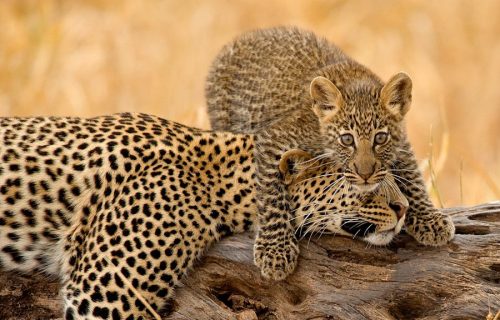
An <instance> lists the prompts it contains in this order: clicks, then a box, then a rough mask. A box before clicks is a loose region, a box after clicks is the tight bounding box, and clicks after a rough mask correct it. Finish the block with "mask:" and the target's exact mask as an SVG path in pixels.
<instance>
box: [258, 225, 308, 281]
mask: <svg viewBox="0 0 500 320" xmlns="http://www.w3.org/2000/svg"><path fill="white" fill-rule="evenodd" d="M253 253H254V262H255V264H256V265H257V267H259V269H260V272H261V274H262V276H263V277H264V278H266V279H271V280H284V279H285V278H286V277H287V276H289V275H290V274H291V273H292V272H293V270H295V267H296V266H297V259H298V256H299V246H298V244H297V240H296V239H295V237H294V236H293V235H292V236H290V237H289V238H286V239H281V240H280V239H269V238H267V237H266V239H264V238H263V237H261V236H257V239H256V240H255V245H254V249H253Z"/></svg>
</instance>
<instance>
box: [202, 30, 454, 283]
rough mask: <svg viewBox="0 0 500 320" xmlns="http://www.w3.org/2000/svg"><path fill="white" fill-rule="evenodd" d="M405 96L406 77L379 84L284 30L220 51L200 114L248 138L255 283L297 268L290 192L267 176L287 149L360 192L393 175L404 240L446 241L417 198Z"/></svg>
mask: <svg viewBox="0 0 500 320" xmlns="http://www.w3.org/2000/svg"><path fill="white" fill-rule="evenodd" d="M411 89H412V82H411V79H410V78H409V77H408V75H406V74H404V73H398V74H396V75H394V76H393V77H392V78H391V79H390V80H389V81H388V82H387V83H385V84H384V83H383V82H382V81H381V80H380V78H379V77H377V76H376V75H375V74H373V73H372V72H371V71H370V70H369V69H367V68H366V67H364V66H362V65H361V64H359V63H357V62H356V61H354V60H353V59H351V58H350V57H348V56H347V55H346V54H344V53H343V52H342V51H341V50H340V49H339V48H337V47H336V46H335V45H333V44H332V43H330V42H328V41H327V40H325V39H322V38H319V37H317V36H316V35H314V34H313V33H311V32H307V31H303V30H300V29H297V28H293V27H278V28H271V29H264V30H257V31H253V32H249V33H246V34H243V35H242V36H240V37H238V38H237V39H235V40H234V41H232V42H231V43H229V44H228V45H226V46H225V47H224V48H223V49H222V51H221V52H220V53H219V55H218V56H217V58H216V59H215V61H214V63H213V65H212V68H211V70H210V73H209V75H208V78H207V85H206V96H207V103H208V111H209V114H210V120H211V124H212V128H213V129H214V130H223V131H232V132H237V133H255V150H256V153H255V159H256V165H257V171H256V176H257V182H258V183H257V186H258V190H259V191H258V195H257V200H258V202H257V204H258V208H259V225H260V228H259V231H258V234H257V238H256V241H255V247H254V257H255V261H256V263H257V265H258V266H259V267H260V268H261V271H262V274H263V275H264V276H266V277H268V278H272V279H276V280H280V279H283V278H285V277H286V276H287V275H288V274H289V273H290V272H291V271H290V270H293V269H294V267H295V264H296V261H297V256H298V252H299V250H298V246H297V239H296V237H295V236H294V230H293V229H294V228H293V225H292V224H290V223H289V222H288V221H290V215H291V213H290V210H288V207H289V202H290V195H289V194H288V193H287V191H286V188H285V186H284V185H283V183H282V182H280V181H279V180H277V179H276V178H275V177H276V175H277V174H278V172H277V169H276V161H277V159H278V158H279V156H280V154H281V153H282V152H284V151H286V150H289V149H293V148H299V149H303V150H306V151H308V152H310V153H312V154H313V155H315V156H317V157H321V158H328V159H330V161H332V162H334V163H335V164H338V165H339V166H341V168H342V170H343V176H344V183H347V184H349V185H351V186H354V187H356V188H357V189H359V190H361V191H373V190H376V189H377V188H378V187H379V186H380V183H381V182H382V181H384V179H385V178H386V177H387V176H389V175H393V176H394V177H395V179H396V182H397V184H398V187H399V188H400V189H401V191H402V192H403V194H405V196H406V197H407V198H408V201H409V203H410V207H409V211H408V214H407V215H406V222H405V226H406V230H407V231H408V233H409V234H410V235H412V236H413V237H414V238H415V239H416V240H417V241H419V242H420V243H423V244H425V245H432V246H437V245H443V244H445V243H446V242H447V241H449V240H450V239H451V238H452V237H453V235H454V230H455V229H454V226H453V223H452V221H451V219H450V218H449V217H447V216H446V215H443V214H442V213H441V212H440V211H439V210H438V209H436V208H435V207H434V206H433V204H432V202H431V201H430V199H429V196H428V194H427V192H426V191H425V186H424V183H423V180H422V177H421V173H420V172H419V170H418V166H417V163H416V160H415V156H414V154H413V151H412V149H411V146H410V143H409V142H408V139H407V136H406V132H405V128H404V123H403V119H404V116H405V114H406V113H407V112H408V110H409V108H410V103H411ZM290 257H291V258H290ZM276 260H280V262H277V261H276ZM276 265H278V266H284V267H283V268H278V269H276V268H274V267H273V266H276Z"/></svg>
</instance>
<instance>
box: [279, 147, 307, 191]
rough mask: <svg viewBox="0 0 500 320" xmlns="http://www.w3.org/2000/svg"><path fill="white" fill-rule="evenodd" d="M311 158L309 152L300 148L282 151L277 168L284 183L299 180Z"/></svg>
mask: <svg viewBox="0 0 500 320" xmlns="http://www.w3.org/2000/svg"><path fill="white" fill-rule="evenodd" d="M311 159H312V155H311V154H310V153H309V152H306V151H304V150H300V149H292V150H288V151H287V152H285V153H283V155H282V156H281V159H280V163H279V170H280V172H281V175H282V177H283V181H284V182H285V185H287V186H288V185H290V184H292V183H294V182H297V181H298V180H300V178H301V177H302V176H303V175H305V174H306V172H307V168H308V167H309V166H310V163H309V160H311Z"/></svg>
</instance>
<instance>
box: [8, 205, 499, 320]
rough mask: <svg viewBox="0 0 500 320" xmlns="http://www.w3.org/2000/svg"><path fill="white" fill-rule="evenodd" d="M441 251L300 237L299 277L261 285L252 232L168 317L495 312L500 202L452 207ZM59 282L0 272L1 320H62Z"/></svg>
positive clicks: (183, 294)
mask: <svg viewBox="0 0 500 320" xmlns="http://www.w3.org/2000/svg"><path fill="white" fill-rule="evenodd" d="M448 211H449V213H451V214H452V215H453V219H454V221H455V224H456V227H457V235H456V237H455V239H454V240H453V241H452V242H451V243H450V244H449V245H448V246H444V247H440V248H430V247H424V246H421V245H418V244H417V243H416V242H415V241H413V240H412V239H411V238H410V237H408V236H406V235H401V236H399V237H398V239H397V240H396V241H395V242H394V243H393V244H391V245H390V246H388V247H384V248H380V247H371V248H369V247H367V245H366V244H365V243H362V242H359V241H353V240H351V239H348V238H343V237H330V236H323V237H322V238H321V239H319V240H318V239H311V240H310V241H309V240H308V239H306V240H303V241H302V245H301V257H300V262H299V266H298V269H297V271H296V272H295V273H294V274H293V275H292V276H291V277H289V278H288V279H287V280H285V281H283V282H270V281H266V280H264V279H262V278H261V277H260V276H259V272H258V270H257V269H256V267H255V266H254V265H253V263H252V242H253V237H252V235H250V234H243V235H238V236H234V237H230V238H228V239H225V240H224V241H222V242H221V243H219V244H218V245H216V246H215V247H214V248H212V249H211V250H210V251H209V252H208V253H207V255H206V257H204V258H203V259H202V260H201V261H200V262H199V264H198V265H197V267H196V268H195V270H194V271H192V272H191V273H190V275H189V276H188V277H187V279H186V281H185V285H184V286H183V287H182V288H178V289H177V296H176V298H175V299H173V300H172V301H171V303H170V304H169V308H170V310H169V311H164V312H162V313H161V315H162V316H163V317H164V318H165V319H176V320H181V319H182V320H187V319H197V320H205V319H206V320H208V319H238V320H250V319H300V320H303V319H455V320H456V319H486V316H487V314H488V312H489V311H490V310H491V312H492V313H496V312H497V311H498V310H500V202H496V203H491V204H486V205H481V206H477V207H472V208H453V209H449V210H448ZM57 288H58V285H57V282H56V281H47V280H44V279H43V277H41V276H36V277H29V276H17V275H13V274H12V273H10V274H8V273H0V319H51V318H52V319H56V318H61V312H60V305H61V304H60V302H59V299H58V294H57Z"/></svg>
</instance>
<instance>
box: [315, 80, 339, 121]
mask: <svg viewBox="0 0 500 320" xmlns="http://www.w3.org/2000/svg"><path fill="white" fill-rule="evenodd" d="M309 93H310V95H311V98H312V99H313V111H314V113H315V114H316V116H317V117H318V118H319V120H320V121H322V122H325V121H328V120H329V119H331V118H332V117H333V116H334V115H335V114H336V113H337V112H338V111H339V110H340V108H342V107H343V106H344V99H343V98H342V94H341V93H340V91H339V89H338V88H337V87H336V86H335V85H334V84H333V83H332V82H331V81H330V80H328V79H327V78H325V77H316V78H314V79H313V80H312V81H311V86H310V87H309Z"/></svg>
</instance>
